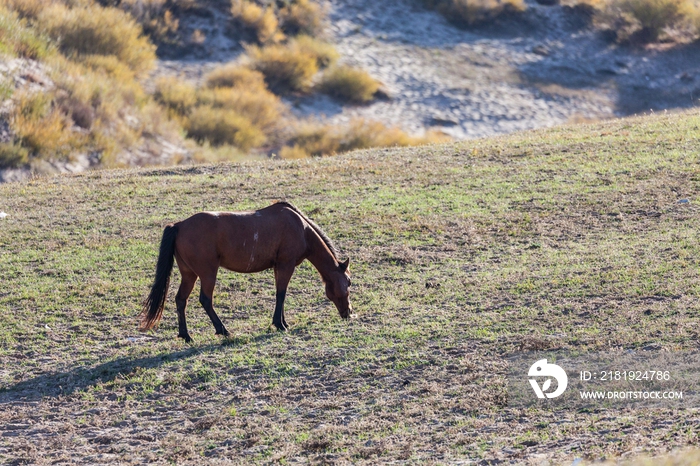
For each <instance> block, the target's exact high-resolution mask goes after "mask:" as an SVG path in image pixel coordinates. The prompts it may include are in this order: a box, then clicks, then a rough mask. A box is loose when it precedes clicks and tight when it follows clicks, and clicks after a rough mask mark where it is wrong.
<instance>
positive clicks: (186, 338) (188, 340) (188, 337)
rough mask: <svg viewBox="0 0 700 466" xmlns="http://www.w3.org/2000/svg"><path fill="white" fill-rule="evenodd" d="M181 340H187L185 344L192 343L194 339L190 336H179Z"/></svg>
mask: <svg viewBox="0 0 700 466" xmlns="http://www.w3.org/2000/svg"><path fill="white" fill-rule="evenodd" d="M178 337H179V338H182V339H183V340H185V343H192V337H190V336H189V335H178Z"/></svg>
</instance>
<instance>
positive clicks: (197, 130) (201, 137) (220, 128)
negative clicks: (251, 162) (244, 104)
mask: <svg viewBox="0 0 700 466" xmlns="http://www.w3.org/2000/svg"><path fill="white" fill-rule="evenodd" d="M187 132H188V135H189V136H190V137H192V138H194V139H195V140H197V141H199V142H204V141H207V142H209V143H210V144H211V145H212V146H221V145H224V144H230V145H233V146H236V147H238V148H239V149H241V150H243V151H249V150H250V149H252V148H253V147H259V146H261V145H262V144H264V143H265V140H266V138H265V135H264V134H263V133H262V131H261V130H260V129H258V128H257V127H255V125H253V124H252V123H251V121H250V120H248V119H247V118H245V117H243V116H241V115H239V114H237V113H236V112H234V111H232V110H228V109H224V108H213V107H209V106H201V107H197V108H196V109H194V110H193V111H192V114H191V115H190V117H189V122H188V124H187Z"/></svg>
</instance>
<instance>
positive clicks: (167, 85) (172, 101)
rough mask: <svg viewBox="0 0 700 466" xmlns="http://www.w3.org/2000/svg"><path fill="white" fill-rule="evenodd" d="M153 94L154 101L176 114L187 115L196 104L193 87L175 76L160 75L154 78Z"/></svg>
mask: <svg viewBox="0 0 700 466" xmlns="http://www.w3.org/2000/svg"><path fill="white" fill-rule="evenodd" d="M155 84H156V90H155V93H154V94H153V97H154V98H155V100H156V102H159V103H160V104H161V105H163V106H165V107H166V108H168V109H169V110H171V111H172V112H174V113H175V114H177V115H180V116H184V115H187V114H188V113H189V112H190V111H191V110H192V109H193V108H194V106H195V105H196V104H197V91H196V89H195V87H194V86H193V85H191V84H189V83H187V82H184V81H181V80H179V79H177V78H175V77H172V76H170V77H161V78H158V79H157V80H156V83H155Z"/></svg>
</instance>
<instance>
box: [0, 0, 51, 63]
mask: <svg viewBox="0 0 700 466" xmlns="http://www.w3.org/2000/svg"><path fill="white" fill-rule="evenodd" d="M51 51H52V48H51V46H50V44H49V40H48V38H46V37H44V36H42V35H41V34H39V33H38V32H37V31H36V30H34V29H32V28H29V27H27V25H26V24H25V21H23V20H20V19H19V18H18V17H17V14H16V13H14V12H11V11H8V10H5V9H3V8H0V52H3V53H6V54H9V55H17V56H20V57H24V58H31V59H34V60H36V59H41V58H45V57H47V56H48V55H49V54H50V53H51Z"/></svg>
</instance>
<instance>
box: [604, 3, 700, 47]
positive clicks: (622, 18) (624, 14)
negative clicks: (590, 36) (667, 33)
mask: <svg viewBox="0 0 700 466" xmlns="http://www.w3.org/2000/svg"><path fill="white" fill-rule="evenodd" d="M699 20H700V15H699V14H698V5H697V4H696V2H694V1H693V0H608V1H607V2H605V4H604V6H603V7H602V8H601V9H600V10H599V11H598V14H597V15H596V18H595V22H596V24H597V25H598V27H600V28H602V29H607V30H610V31H612V32H613V33H614V34H615V37H616V39H617V40H618V41H619V42H626V41H634V42H641V43H647V42H654V41H656V40H658V39H659V37H660V35H661V34H662V33H663V32H664V30H666V29H667V28H673V27H684V26H685V27H688V26H689V27H691V28H692V29H693V30H694V33H696V34H697V32H698V30H699V26H700V21H699Z"/></svg>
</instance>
